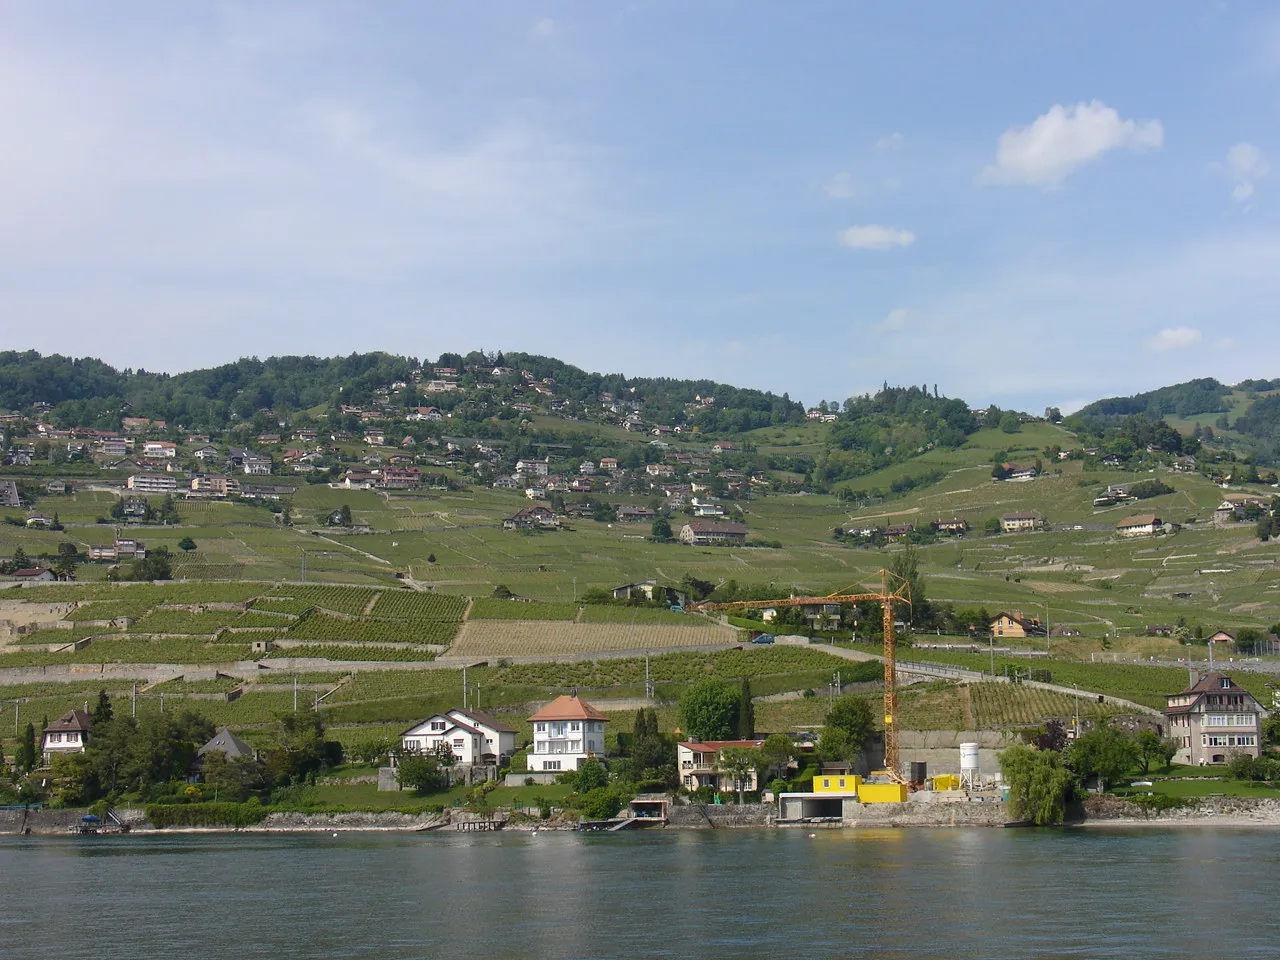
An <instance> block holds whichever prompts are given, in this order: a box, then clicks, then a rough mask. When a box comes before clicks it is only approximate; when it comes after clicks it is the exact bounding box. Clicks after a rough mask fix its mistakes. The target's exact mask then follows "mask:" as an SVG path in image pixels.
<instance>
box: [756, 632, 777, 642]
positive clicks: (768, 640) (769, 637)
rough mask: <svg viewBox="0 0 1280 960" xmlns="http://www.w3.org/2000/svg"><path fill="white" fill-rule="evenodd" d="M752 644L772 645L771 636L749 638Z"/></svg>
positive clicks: (769, 634)
mask: <svg viewBox="0 0 1280 960" xmlns="http://www.w3.org/2000/svg"><path fill="white" fill-rule="evenodd" d="M751 642H752V643H773V634H771V633H762V634H760V635H759V636H755V637H752V638H751Z"/></svg>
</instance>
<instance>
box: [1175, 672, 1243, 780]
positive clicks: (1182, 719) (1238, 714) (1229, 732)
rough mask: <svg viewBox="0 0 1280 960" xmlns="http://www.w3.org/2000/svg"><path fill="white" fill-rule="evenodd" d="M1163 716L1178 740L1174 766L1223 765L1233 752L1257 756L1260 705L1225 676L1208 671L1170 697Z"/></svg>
mask: <svg viewBox="0 0 1280 960" xmlns="http://www.w3.org/2000/svg"><path fill="white" fill-rule="evenodd" d="M1168 701H1169V705H1168V706H1167V707H1165V711H1164V713H1165V716H1166V717H1168V718H1169V736H1171V737H1172V738H1173V739H1174V740H1176V741H1178V744H1179V747H1178V752H1177V753H1176V754H1175V755H1174V758H1173V759H1174V761H1175V762H1176V763H1189V764H1194V765H1198V766H1204V765H1206V764H1211V763H1226V762H1227V761H1228V760H1230V759H1231V755H1232V754H1234V753H1247V754H1248V755H1249V756H1251V757H1257V756H1260V754H1261V750H1262V714H1263V712H1264V711H1263V709H1262V705H1261V704H1259V703H1258V701H1257V700H1255V699H1254V698H1253V695H1252V694H1250V693H1249V691H1248V690H1245V689H1244V688H1243V687H1241V686H1238V685H1237V684H1236V682H1235V681H1234V680H1232V679H1231V678H1230V677H1228V676H1226V675H1225V674H1221V673H1216V672H1210V673H1206V674H1203V675H1201V677H1200V678H1199V679H1198V680H1197V681H1196V682H1195V683H1193V684H1191V685H1190V686H1189V687H1187V688H1186V689H1185V690H1183V691H1181V692H1180V693H1174V694H1170V695H1169V697H1168Z"/></svg>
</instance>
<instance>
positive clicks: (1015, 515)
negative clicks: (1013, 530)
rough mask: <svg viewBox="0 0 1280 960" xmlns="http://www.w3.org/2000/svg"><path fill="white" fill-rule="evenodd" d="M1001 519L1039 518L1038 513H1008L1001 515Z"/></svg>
mask: <svg viewBox="0 0 1280 960" xmlns="http://www.w3.org/2000/svg"><path fill="white" fill-rule="evenodd" d="M1000 519H1001V520H1039V519H1040V515H1039V514H1038V513H1006V514H1003V515H1002V516H1001V517H1000Z"/></svg>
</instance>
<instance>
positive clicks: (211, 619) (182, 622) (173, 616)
mask: <svg viewBox="0 0 1280 960" xmlns="http://www.w3.org/2000/svg"><path fill="white" fill-rule="evenodd" d="M242 616H243V614H242V613H241V612H240V611H239V610H211V611H208V612H206V613H192V612H191V611H189V610H165V609H157V610H152V611H151V612H150V613H148V614H147V615H146V616H145V617H143V618H142V619H141V620H139V621H137V622H136V623H134V624H132V625H131V626H130V627H129V632H130V633H167V634H186V635H189V636H206V637H207V636H212V635H213V634H215V633H217V632H218V631H219V630H221V629H222V628H223V627H230V626H234V625H237V624H236V621H238V620H239V619H240V618H241V617H242Z"/></svg>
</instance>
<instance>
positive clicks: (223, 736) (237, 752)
mask: <svg viewBox="0 0 1280 960" xmlns="http://www.w3.org/2000/svg"><path fill="white" fill-rule="evenodd" d="M211 753H220V754H222V756H223V757H224V758H225V759H227V760H256V759H258V752H257V751H256V750H254V749H253V747H251V746H249V744H247V743H245V742H244V741H243V740H241V739H240V738H239V737H237V736H236V735H235V734H234V733H232V732H231V731H230V730H229V729H228V728H227V727H223V728H222V729H221V730H219V731H218V732H217V733H216V734H214V736H213V739H211V740H210V741H209V742H208V743H206V744H205V745H204V746H202V747H200V748H199V749H197V750H196V756H195V759H194V760H192V761H191V766H190V767H188V768H187V776H188V777H189V778H198V777H199V776H200V775H201V773H202V771H203V770H204V764H205V757H207V756H208V755H209V754H211Z"/></svg>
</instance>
